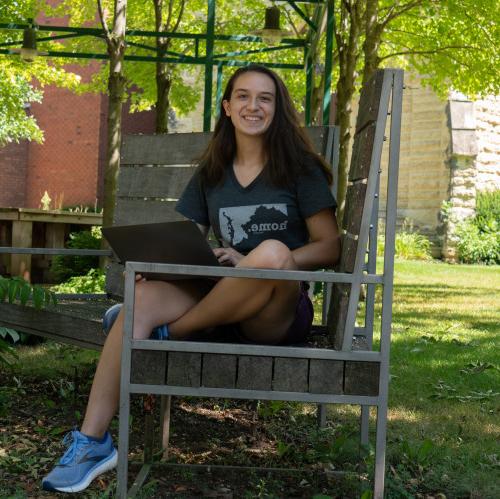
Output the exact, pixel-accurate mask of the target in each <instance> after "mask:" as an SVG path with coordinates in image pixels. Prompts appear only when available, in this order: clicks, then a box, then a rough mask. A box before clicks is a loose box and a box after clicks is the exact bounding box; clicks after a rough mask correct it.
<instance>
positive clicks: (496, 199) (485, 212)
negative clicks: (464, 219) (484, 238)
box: [474, 189, 500, 232]
mask: <svg viewBox="0 0 500 499" xmlns="http://www.w3.org/2000/svg"><path fill="white" fill-rule="evenodd" d="M474 219H475V221H476V225H477V226H478V227H479V229H480V230H481V231H482V232H490V231H491V232H494V231H496V230H499V229H500V189H497V190H495V191H489V192H480V193H478V194H477V196H476V216H475V217H474Z"/></svg>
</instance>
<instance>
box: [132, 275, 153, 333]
mask: <svg viewBox="0 0 500 499" xmlns="http://www.w3.org/2000/svg"><path fill="white" fill-rule="evenodd" d="M153 294H154V289H153V286H151V283H149V282H147V281H146V282H138V283H137V284H136V286H135V300H134V338H137V339H144V338H147V337H148V336H149V334H150V333H151V330H152V328H153V327H154V325H155V324H153V323H152V321H151V300H152V298H153Z"/></svg>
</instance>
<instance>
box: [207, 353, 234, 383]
mask: <svg viewBox="0 0 500 499" xmlns="http://www.w3.org/2000/svg"><path fill="white" fill-rule="evenodd" d="M237 360H238V359H237V357H236V355H221V354H204V355H203V371H202V377H201V384H202V386H206V387H209V388H234V387H235V385H236V364H237Z"/></svg>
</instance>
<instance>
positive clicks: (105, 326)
mask: <svg viewBox="0 0 500 499" xmlns="http://www.w3.org/2000/svg"><path fill="white" fill-rule="evenodd" d="M122 307H123V304H122V303H117V304H116V305H113V306H112V307H110V308H108V310H106V312H104V316H103V318H102V330H103V331H104V334H105V335H107V334H108V333H109V331H110V330H111V327H112V326H113V324H114V323H115V321H116V318H117V317H118V314H119V312H120V310H121V309H122ZM168 336H169V334H168V326H167V324H163V325H162V326H158V327H155V328H154V329H153V331H152V333H151V336H150V338H151V339H152V340H168Z"/></svg>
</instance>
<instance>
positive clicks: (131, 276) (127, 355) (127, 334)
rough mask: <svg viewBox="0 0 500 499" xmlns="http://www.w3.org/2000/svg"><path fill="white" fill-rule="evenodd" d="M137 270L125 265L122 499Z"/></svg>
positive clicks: (119, 490)
mask: <svg viewBox="0 0 500 499" xmlns="http://www.w3.org/2000/svg"><path fill="white" fill-rule="evenodd" d="M134 295H135V272H134V271H132V270H130V269H129V266H128V264H127V265H126V266H125V301H124V304H123V308H124V310H125V320H124V324H123V340H122V359H121V374H120V426H119V433H118V439H119V440H118V471H117V485H116V495H117V497H119V498H120V499H122V498H125V497H126V496H127V474H128V440H129V434H128V432H129V427H128V421H129V416H130V363H131V341H132V335H133V324H134V298H135V297H134Z"/></svg>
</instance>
